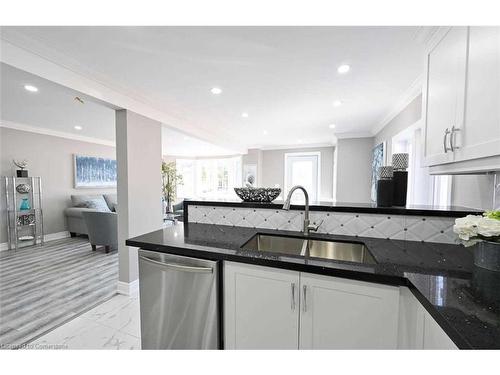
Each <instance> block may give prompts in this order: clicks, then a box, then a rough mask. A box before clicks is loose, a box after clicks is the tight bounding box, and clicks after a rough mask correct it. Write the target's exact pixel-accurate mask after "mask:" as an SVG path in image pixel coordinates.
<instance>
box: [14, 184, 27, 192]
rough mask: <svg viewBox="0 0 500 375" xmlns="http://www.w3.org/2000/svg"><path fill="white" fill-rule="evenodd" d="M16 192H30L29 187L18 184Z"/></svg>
mask: <svg viewBox="0 0 500 375" xmlns="http://www.w3.org/2000/svg"><path fill="white" fill-rule="evenodd" d="M16 191H17V192H18V193H19V194H28V193H29V192H30V191H31V186H30V185H28V184H19V185H17V186H16Z"/></svg>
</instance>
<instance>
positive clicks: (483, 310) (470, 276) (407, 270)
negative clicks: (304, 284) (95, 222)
mask: <svg viewBox="0 0 500 375" xmlns="http://www.w3.org/2000/svg"><path fill="white" fill-rule="evenodd" d="M257 233H266V234H272V235H280V236H287V237H302V234H301V233H300V232H294V231H283V230H273V229H265V228H252V227H239V226H229V225H215V224H199V223H193V222H189V223H188V224H187V225H186V224H181V223H179V224H177V225H174V226H171V227H168V228H165V229H163V230H159V231H155V232H151V233H148V234H145V235H142V236H138V237H135V238H132V239H129V240H127V245H128V246H133V247H139V248H142V249H146V250H149V251H153V252H158V253H169V254H177V255H182V256H185V257H193V258H201V259H206V260H213V261H224V263H228V264H229V263H233V262H235V263H239V264H250V265H256V266H263V268H269V269H277V270H280V269H281V270H289V271H297V272H301V273H302V272H304V273H307V274H316V275H324V276H329V277H332V278H341V279H345V280H354V281H356V282H357V281H362V282H368V283H373V284H378V285H384V286H385V285H389V286H394V287H400V288H408V290H409V291H411V294H412V295H413V296H414V297H415V298H416V300H418V302H419V303H420V304H421V306H422V307H423V308H424V309H425V311H426V313H428V314H429V315H430V316H431V317H432V319H434V320H435V322H436V323H437V325H439V327H440V328H441V329H442V330H443V331H444V332H445V334H446V335H447V336H448V337H449V338H450V339H451V341H452V342H453V343H454V345H456V347H458V348H460V349H499V348H500V324H499V322H500V313H499V312H500V293H499V291H498V290H499V288H498V285H500V276H499V275H498V273H494V272H490V271H487V270H483V269H480V268H477V267H474V265H473V259H472V253H471V251H470V250H469V249H466V248H463V247H462V246H459V245H454V244H448V243H433V242H417V241H408V240H395V239H383V238H369V237H360V236H345V235H336V234H321V233H315V234H311V235H310V238H314V239H321V240H327V241H341V242H357V243H363V244H364V245H365V246H366V248H367V249H368V251H369V252H370V254H371V255H372V256H373V258H374V259H375V263H374V264H370V263H368V264H365V263H359V262H357V263H354V262H346V261H336V260H332V259H320V258H314V257H307V256H306V257H301V256H294V255H290V254H279V253H269V252H263V251H255V250H249V249H242V246H243V245H244V244H245V243H247V242H248V241H249V240H250V239H251V238H252V237H253V236H255V235H256V234H257ZM219 269H220V271H219V272H222V267H220V268H219ZM220 280H222V281H221V283H220V285H219V287H220V289H221V290H223V289H224V285H223V284H224V282H223V277H222V274H221V277H220ZM222 294H223V292H221V295H222ZM401 301H402V300H401ZM400 303H401V302H400ZM220 306H221V308H222V306H223V303H221V304H220ZM366 313H367V314H369V313H370V312H368V311H367V312H366ZM400 325H401V323H400ZM221 329H223V327H222V328H221ZM400 331H401V329H400ZM412 340H413V338H412ZM398 347H399V348H407V346H401V345H398ZM410 347H411V346H410Z"/></svg>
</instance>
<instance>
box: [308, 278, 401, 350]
mask: <svg viewBox="0 0 500 375" xmlns="http://www.w3.org/2000/svg"><path fill="white" fill-rule="evenodd" d="M300 285H301V298H300V304H301V312H300V335H299V337H300V349H396V348H397V334H398V311H399V288H397V287H392V286H387V285H380V284H374V283H368V282H363V281H357V280H349V279H341V278H337V277H331V276H322V275H314V274H307V273H301V275H300Z"/></svg>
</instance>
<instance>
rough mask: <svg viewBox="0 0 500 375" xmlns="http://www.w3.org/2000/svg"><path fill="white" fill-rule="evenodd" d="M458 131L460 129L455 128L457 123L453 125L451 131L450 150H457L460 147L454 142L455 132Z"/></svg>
mask: <svg viewBox="0 0 500 375" xmlns="http://www.w3.org/2000/svg"><path fill="white" fill-rule="evenodd" d="M458 131H460V129H459V128H455V125H453V126H452V127H451V132H450V150H451V152H454V151H455V150H458V149H459V147H457V146H455V144H454V143H455V142H454V140H455V137H454V134H455V133H456V132H458Z"/></svg>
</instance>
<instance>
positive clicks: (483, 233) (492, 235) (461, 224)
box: [453, 211, 500, 246]
mask: <svg viewBox="0 0 500 375" xmlns="http://www.w3.org/2000/svg"><path fill="white" fill-rule="evenodd" d="M453 232H455V233H456V234H458V238H459V239H460V241H461V242H462V243H463V245H464V246H472V245H474V244H476V243H478V242H481V241H492V242H500V211H490V212H485V213H484V214H483V216H479V215H467V216H466V217H461V218H459V219H456V220H455V225H454V226H453Z"/></svg>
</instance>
